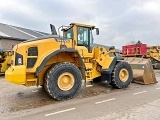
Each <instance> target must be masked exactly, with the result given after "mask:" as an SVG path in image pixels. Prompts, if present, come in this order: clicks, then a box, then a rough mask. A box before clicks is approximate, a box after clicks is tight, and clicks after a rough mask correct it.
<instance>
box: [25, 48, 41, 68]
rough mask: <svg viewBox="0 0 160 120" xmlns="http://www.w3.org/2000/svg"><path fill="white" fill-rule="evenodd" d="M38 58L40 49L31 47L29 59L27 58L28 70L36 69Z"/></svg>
mask: <svg viewBox="0 0 160 120" xmlns="http://www.w3.org/2000/svg"><path fill="white" fill-rule="evenodd" d="M37 57H38V48H37V47H30V48H28V58H27V68H32V67H34V65H35V63H36V61H37Z"/></svg>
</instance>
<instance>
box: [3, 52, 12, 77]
mask: <svg viewBox="0 0 160 120" xmlns="http://www.w3.org/2000/svg"><path fill="white" fill-rule="evenodd" d="M11 56H12V53H11V51H3V50H2V49H1V50H0V73H1V74H4V73H5V71H6V70H7V69H8V67H9V66H10V60H11Z"/></svg>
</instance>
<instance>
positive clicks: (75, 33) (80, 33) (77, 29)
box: [62, 23, 99, 52]
mask: <svg viewBox="0 0 160 120" xmlns="http://www.w3.org/2000/svg"><path fill="white" fill-rule="evenodd" d="M94 29H96V34H97V35H98V34H99V29H98V28H95V26H90V25H84V24H79V23H71V24H70V26H69V27H68V28H66V29H62V31H63V32H64V33H63V36H64V37H65V38H67V39H72V40H74V41H75V43H76V44H75V45H77V46H85V47H86V48H87V49H88V51H89V52H92V47H93V34H92V30H94Z"/></svg>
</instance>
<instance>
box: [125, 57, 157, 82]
mask: <svg viewBox="0 0 160 120" xmlns="http://www.w3.org/2000/svg"><path fill="white" fill-rule="evenodd" d="M124 60H125V61H126V62H128V63H129V64H130V65H131V67H132V70H133V80H132V82H135V83H140V84H151V83H157V80H156V76H155V73H154V70H153V67H152V63H151V60H150V59H145V58H137V57H126V58H125V59H124Z"/></svg>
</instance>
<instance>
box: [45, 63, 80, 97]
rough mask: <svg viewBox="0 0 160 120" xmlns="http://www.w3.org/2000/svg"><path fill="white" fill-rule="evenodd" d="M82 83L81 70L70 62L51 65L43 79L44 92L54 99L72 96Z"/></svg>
mask: <svg viewBox="0 0 160 120" xmlns="http://www.w3.org/2000/svg"><path fill="white" fill-rule="evenodd" d="M81 84H82V75H81V71H80V70H79V69H78V67H77V66H75V65H74V64H72V63H69V62H64V63H60V64H57V65H55V66H52V67H51V68H50V69H49V70H48V72H47V74H46V76H45V81H44V88H45V90H46V92H47V93H48V94H49V95H50V96H51V97H53V98H54V99H56V100H66V99H71V98H73V97H74V96H75V95H76V94H77V93H78V92H79V90H80V88H81Z"/></svg>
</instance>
